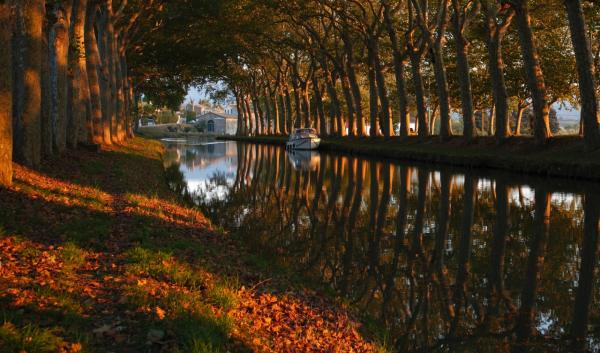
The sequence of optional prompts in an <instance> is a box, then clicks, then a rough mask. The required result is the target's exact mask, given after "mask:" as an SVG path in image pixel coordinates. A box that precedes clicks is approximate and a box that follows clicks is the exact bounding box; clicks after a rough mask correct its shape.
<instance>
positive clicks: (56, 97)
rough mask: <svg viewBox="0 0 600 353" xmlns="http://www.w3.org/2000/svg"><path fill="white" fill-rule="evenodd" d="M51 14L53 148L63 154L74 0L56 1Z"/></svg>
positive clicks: (65, 143) (65, 140)
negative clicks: (52, 19) (72, 5)
mask: <svg viewBox="0 0 600 353" xmlns="http://www.w3.org/2000/svg"><path fill="white" fill-rule="evenodd" d="M51 11H52V13H51V14H49V16H53V17H54V18H55V22H54V24H53V26H52V27H51V28H50V40H49V41H48V42H49V46H50V58H49V59H50V92H51V110H50V112H51V117H52V118H51V120H52V132H53V133H52V137H53V147H54V151H55V152H57V153H62V152H63V151H64V150H65V149H66V147H67V124H68V117H67V115H68V109H67V102H68V98H67V97H68V92H69V89H68V88H69V77H68V57H69V23H70V17H71V2H70V1H66V2H63V3H55V4H54V5H53V8H52V10H51Z"/></svg>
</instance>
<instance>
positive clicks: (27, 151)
mask: <svg viewBox="0 0 600 353" xmlns="http://www.w3.org/2000/svg"><path fill="white" fill-rule="evenodd" d="M19 7H20V11H19V14H18V15H17V16H16V17H17V21H18V24H17V34H16V36H17V37H18V38H17V43H18V48H19V50H20V53H19V55H17V53H16V52H15V53H14V54H15V55H14V62H16V65H17V68H16V72H17V73H19V74H20V75H21V77H20V78H19V81H18V82H15V83H16V84H18V85H20V86H21V87H16V88H15V93H16V95H15V96H13V101H14V104H15V106H16V107H17V109H15V110H14V111H13V119H14V125H13V132H14V141H13V156H14V159H15V160H16V161H18V162H21V163H23V164H25V165H26V166H29V167H36V166H38V165H39V163H40V154H41V68H42V26H43V21H44V13H45V1H44V0H24V1H21V2H20V3H19ZM15 77H17V76H15ZM13 107H14V106H13Z"/></svg>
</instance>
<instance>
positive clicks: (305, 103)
mask: <svg viewBox="0 0 600 353" xmlns="http://www.w3.org/2000/svg"><path fill="white" fill-rule="evenodd" d="M300 90H301V92H302V102H301V103H302V116H303V118H304V127H306V128H308V127H311V126H312V124H311V118H310V99H309V95H310V92H309V91H308V80H306V81H304V82H301V83H300Z"/></svg>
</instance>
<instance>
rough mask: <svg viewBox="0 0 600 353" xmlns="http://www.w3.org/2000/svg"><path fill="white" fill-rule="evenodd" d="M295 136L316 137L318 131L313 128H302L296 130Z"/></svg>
mask: <svg viewBox="0 0 600 353" xmlns="http://www.w3.org/2000/svg"><path fill="white" fill-rule="evenodd" d="M294 134H295V135H316V134H317V130H315V129H313V128H301V129H296V130H294Z"/></svg>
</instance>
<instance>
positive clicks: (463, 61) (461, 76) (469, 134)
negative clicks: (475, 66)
mask: <svg viewBox="0 0 600 353" xmlns="http://www.w3.org/2000/svg"><path fill="white" fill-rule="evenodd" d="M452 7H453V10H454V14H453V15H452V22H453V24H454V37H455V41H456V70H457V74H458V84H459V87H460V101H461V107H462V115H463V126H464V128H463V136H464V137H465V139H466V140H467V141H471V140H473V138H475V136H476V131H475V116H474V114H473V93H472V89H471V70H470V67H469V58H468V55H467V52H468V43H467V40H466V38H465V37H464V33H463V31H464V28H463V22H464V20H462V21H461V19H460V17H459V16H460V15H459V14H460V13H461V12H462V11H461V9H460V8H459V6H458V0H452Z"/></svg>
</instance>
